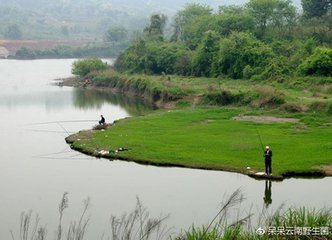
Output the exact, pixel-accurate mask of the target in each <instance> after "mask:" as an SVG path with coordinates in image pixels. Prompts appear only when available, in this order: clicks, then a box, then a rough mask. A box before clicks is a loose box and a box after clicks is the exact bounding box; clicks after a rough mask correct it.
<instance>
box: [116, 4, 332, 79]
mask: <svg viewBox="0 0 332 240" xmlns="http://www.w3.org/2000/svg"><path fill="white" fill-rule="evenodd" d="M302 8H303V12H301V13H299V12H298V11H297V9H296V8H295V7H294V6H293V5H292V3H291V1H290V0H250V1H249V2H248V3H247V4H245V5H243V6H220V7H219V10H218V11H213V9H212V8H211V7H210V6H208V5H203V4H196V3H194V4H187V5H186V6H185V7H184V8H183V9H181V10H180V11H178V12H177V14H176V15H175V17H174V20H173V21H172V23H171V27H172V31H171V33H169V32H168V33H167V32H166V25H167V24H166V23H167V17H166V16H165V15H163V14H154V15H152V16H151V18H150V22H149V24H148V25H147V26H146V28H145V29H144V30H143V32H142V34H140V35H139V36H137V37H136V38H135V39H134V40H132V42H131V44H130V46H129V47H128V48H127V49H126V50H125V51H124V52H123V53H122V54H120V56H119V58H118V59H117V61H116V63H115V68H116V69H117V70H118V71H125V72H130V73H146V74H163V73H165V74H177V75H186V76H204V77H218V76H225V77H231V78H234V79H242V78H245V79H269V78H285V77H288V76H294V75H299V74H304V75H319V76H331V74H332V49H331V46H332V10H331V9H332V1H331V0H302Z"/></svg>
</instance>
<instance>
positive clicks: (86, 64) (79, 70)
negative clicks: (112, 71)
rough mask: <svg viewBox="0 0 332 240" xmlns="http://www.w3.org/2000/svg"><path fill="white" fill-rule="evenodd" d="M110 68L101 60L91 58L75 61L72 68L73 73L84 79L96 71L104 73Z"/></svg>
mask: <svg viewBox="0 0 332 240" xmlns="http://www.w3.org/2000/svg"><path fill="white" fill-rule="evenodd" d="M107 68H108V65H107V63H104V62H103V61H102V60H101V59H97V58H91V59H82V60H78V61H75V62H74V63H73V66H72V71H71V72H72V73H73V74H75V75H79V76H80V77H84V76H86V75H88V74H89V73H91V72H94V71H102V70H106V69H107Z"/></svg>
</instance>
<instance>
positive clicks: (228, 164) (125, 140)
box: [70, 108, 332, 177]
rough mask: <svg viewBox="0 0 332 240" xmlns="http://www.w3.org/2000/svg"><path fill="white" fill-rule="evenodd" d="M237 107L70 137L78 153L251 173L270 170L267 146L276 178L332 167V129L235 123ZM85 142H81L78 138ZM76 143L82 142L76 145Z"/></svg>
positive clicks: (135, 121) (169, 114)
mask: <svg viewBox="0 0 332 240" xmlns="http://www.w3.org/2000/svg"><path fill="white" fill-rule="evenodd" d="M241 111H243V110H241V109H239V108H238V109H232V108H204V109H203V108H195V109H192V108H188V109H177V110H176V109H175V110H158V111H156V112H154V113H152V114H148V115H146V116H141V117H134V118H128V119H124V120H121V121H118V122H116V124H115V125H114V126H112V127H110V128H109V129H108V130H106V131H97V132H93V133H92V136H91V135H90V134H88V137H84V134H87V133H84V132H81V133H80V134H78V135H75V136H72V137H70V140H71V141H73V143H72V144H73V147H74V148H75V149H78V150H81V151H84V152H87V153H94V151H95V150H96V149H105V150H110V149H118V148H121V147H122V148H128V149H129V151H125V152H119V153H117V154H116V155H110V156H109V157H112V158H121V159H127V160H134V161H137V162H145V163H146V162H148V163H152V164H161V165H175V166H185V167H193V168H205V169H218V170H228V171H236V172H244V173H245V172H247V170H246V168H247V167H248V166H249V167H251V169H252V170H254V171H264V160H263V152H262V151H263V150H262V145H261V143H260V139H259V135H260V137H261V139H262V142H263V144H264V145H269V146H270V147H271V149H272V150H273V161H272V167H273V175H274V176H275V177H278V176H279V177H280V176H282V174H285V173H288V172H298V173H302V172H312V171H314V170H317V168H316V167H317V166H320V165H331V164H332V140H331V136H332V128H331V127H330V126H329V125H319V126H305V127H304V124H303V123H301V122H300V123H254V122H245V121H235V120H233V119H232V117H234V116H237V115H238V114H240V113H241ZM78 138H79V139H80V140H79V141H77V139H78ZM75 139H76V141H75Z"/></svg>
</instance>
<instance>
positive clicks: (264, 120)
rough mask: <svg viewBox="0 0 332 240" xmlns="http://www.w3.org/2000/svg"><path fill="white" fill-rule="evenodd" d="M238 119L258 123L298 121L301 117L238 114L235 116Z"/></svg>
mask: <svg viewBox="0 0 332 240" xmlns="http://www.w3.org/2000/svg"><path fill="white" fill-rule="evenodd" d="M233 120H236V121H249V122H256V123H297V122H299V119H296V118H279V117H272V116H236V117H234V118H233Z"/></svg>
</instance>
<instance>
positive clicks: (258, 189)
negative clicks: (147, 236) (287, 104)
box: [0, 59, 332, 239]
mask: <svg viewBox="0 0 332 240" xmlns="http://www.w3.org/2000/svg"><path fill="white" fill-rule="evenodd" d="M73 61H74V60H73V59H66V60H32V61H30V60H29V61H16V60H0V115H1V118H0V156H1V157H0V190H1V197H0V199H1V200H0V201H1V204H0V213H1V215H0V239H10V238H11V235H10V231H11V230H12V231H13V233H14V235H16V237H18V234H19V225H20V214H21V213H22V212H23V211H25V212H27V211H29V210H32V211H33V212H34V213H38V214H39V217H40V223H41V224H42V225H43V226H46V227H47V228H48V236H49V237H50V238H51V239H52V238H53V235H54V233H55V230H56V224H57V223H58V215H59V214H58V204H59V202H60V200H61V197H62V195H63V193H64V192H68V193H69V195H68V197H69V208H68V209H66V210H65V212H64V221H65V222H70V221H72V220H77V219H78V217H79V214H80V213H81V211H82V207H83V206H82V201H83V200H85V199H87V198H88V197H90V199H91V206H90V208H89V210H88V215H89V216H90V222H89V227H88V231H87V236H88V238H87V239H89V237H91V238H90V239H92V238H93V239H100V238H101V235H102V234H103V232H105V234H106V235H107V234H109V232H110V224H109V219H110V216H111V215H117V216H121V215H122V214H123V213H125V212H130V211H131V210H133V209H134V207H135V204H136V197H139V199H140V200H141V202H142V203H143V205H144V206H145V207H146V208H147V209H148V210H149V212H150V216H155V217H158V216H159V215H160V214H164V215H166V214H170V217H169V218H168V220H167V225H168V226H169V227H174V228H173V230H174V231H175V232H179V231H180V229H187V228H188V227H189V226H191V225H192V224H195V225H201V224H206V223H208V222H209V221H210V220H211V219H212V218H213V217H214V215H215V214H216V213H217V212H218V209H219V207H220V204H221V202H222V201H223V200H224V197H225V195H230V194H231V193H233V192H234V191H235V190H236V189H238V188H241V189H242V190H243V193H244V195H245V197H246V200H245V201H244V202H243V203H242V204H241V209H242V210H243V212H245V211H249V210H250V208H251V209H252V211H253V212H254V214H255V217H256V218H259V212H260V211H261V210H262V209H263V208H264V206H266V205H265V203H264V196H265V193H266V191H265V190H266V185H265V183H266V182H265V181H257V180H254V179H251V178H249V177H247V176H244V175H240V174H236V173H228V172H221V171H204V170H193V169H183V168H159V167H153V166H144V165H138V164H135V163H128V162H122V161H108V160H104V159H97V158H93V157H88V156H86V155H83V154H80V153H78V152H75V151H72V150H71V149H70V148H69V146H68V145H67V144H66V143H65V141H64V138H65V137H66V136H67V135H68V133H73V132H76V131H79V130H80V129H88V128H91V127H92V126H93V125H94V124H95V123H97V121H98V120H99V116H100V114H103V115H104V116H105V118H106V121H108V122H112V121H114V120H116V119H121V118H125V117H129V116H134V115H139V114H144V112H146V111H148V109H149V108H148V107H146V106H144V105H143V104H141V103H140V102H139V101H135V100H133V99H127V98H126V97H123V96H113V95H110V94H109V93H105V92H104V93H101V92H97V91H91V90H83V89H73V88H69V87H58V86H54V85H52V81H53V80H54V79H59V78H65V77H69V76H71V73H70V72H71V64H72V62H73ZM275 161H277V159H275ZM262 164H263V163H262ZM331 186H332V178H324V179H287V180H285V181H283V182H272V186H271V193H272V196H271V198H272V203H270V204H269V206H268V210H269V211H273V209H277V208H278V207H279V206H280V205H281V204H285V205H286V206H308V207H315V208H318V209H320V208H324V207H325V208H331V207H332V192H331V190H330V189H331Z"/></svg>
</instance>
